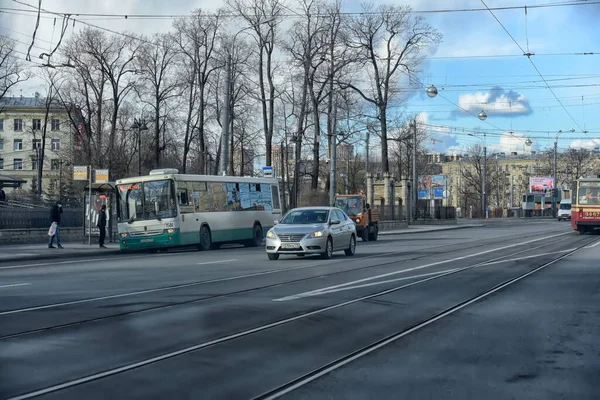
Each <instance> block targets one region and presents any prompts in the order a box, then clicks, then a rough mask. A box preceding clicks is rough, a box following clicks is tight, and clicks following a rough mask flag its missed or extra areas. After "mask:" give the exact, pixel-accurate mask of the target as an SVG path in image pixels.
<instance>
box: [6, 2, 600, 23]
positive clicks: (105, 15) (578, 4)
mask: <svg viewBox="0 0 600 400" xmlns="http://www.w3.org/2000/svg"><path fill="white" fill-rule="evenodd" d="M13 1H14V2H15V3H18V4H21V5H25V6H28V7H31V4H27V3H24V2H21V1H18V0H13ZM597 4H600V0H594V1H585V2H583V1H579V0H577V1H575V0H573V1H561V2H551V3H542V4H535V5H522V6H498V7H491V8H455V9H451V8H448V9H434V10H411V11H409V13H410V14H445V13H466V12H483V11H488V10H492V11H508V10H523V9H525V7H527V9H529V10H531V9H538V8H540V9H541V8H554V7H581V6H590V5H597ZM285 8H287V9H288V10H290V11H291V12H292V13H293V14H281V15H279V16H280V17H283V18H298V17H302V14H299V13H297V12H296V11H294V10H292V9H290V8H289V7H285ZM0 10H7V11H23V12H29V13H31V12H33V11H31V10H24V9H20V8H11V7H0ZM42 12H45V13H49V14H56V13H55V12H52V11H48V10H42ZM402 12H403V11H402ZM58 14H60V13H58ZM69 14H71V15H73V16H76V17H78V20H79V21H82V20H81V19H79V18H81V17H84V18H85V17H88V18H89V17H96V18H126V19H179V18H189V17H190V15H189V14H109V13H86V12H71V13H69ZM340 14H341V15H345V16H357V15H370V14H377V12H376V11H370V12H341V13H340ZM213 16H216V14H213ZM221 16H222V17H242V15H241V14H238V13H225V14H222V15H221ZM313 16H315V17H326V16H328V14H326V13H316V14H313Z"/></svg>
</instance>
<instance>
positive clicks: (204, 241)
mask: <svg viewBox="0 0 600 400" xmlns="http://www.w3.org/2000/svg"><path fill="white" fill-rule="evenodd" d="M212 248H213V245H212V237H211V234H210V229H208V227H206V226H203V227H202V228H200V245H198V249H199V250H202V251H206V250H211V249H212Z"/></svg>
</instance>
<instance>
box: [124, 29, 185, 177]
mask: <svg viewBox="0 0 600 400" xmlns="http://www.w3.org/2000/svg"><path fill="white" fill-rule="evenodd" d="M177 55H178V53H177V51H176V47H175V46H174V43H173V37H172V36H171V35H166V34H156V35H154V37H153V38H152V43H146V44H144V45H143V47H142V48H141V49H140V52H139V54H138V57H137V59H136V61H135V64H136V67H135V68H136V71H137V73H139V74H140V75H141V82H140V83H141V85H137V86H136V91H137V93H138V96H139V97H140V99H141V101H142V102H143V103H145V104H147V105H149V106H150V107H151V109H152V111H153V119H154V120H153V122H154V123H153V128H154V146H153V147H154V166H155V167H156V168H159V167H160V155H161V152H163V151H164V150H165V146H164V143H162V144H161V140H160V133H161V130H162V129H163V128H164V126H165V124H166V117H167V114H166V112H167V107H168V102H169V100H171V99H172V98H174V97H175V96H178V95H179V94H180V85H179V82H178V81H177V77H176V75H175V68H176V66H177V64H176V63H175V61H176V57H177ZM161 118H164V119H162V121H161Z"/></svg>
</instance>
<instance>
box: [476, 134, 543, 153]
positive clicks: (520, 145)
mask: <svg viewBox="0 0 600 400" xmlns="http://www.w3.org/2000/svg"><path fill="white" fill-rule="evenodd" d="M526 141H527V137H526V136H525V135H523V134H520V133H514V132H505V133H503V134H502V136H500V141H499V143H494V144H488V146H487V147H488V153H505V154H506V155H511V154H512V153H517V154H518V155H522V154H530V153H531V151H535V150H536V149H537V145H536V143H535V142H533V141H532V144H531V146H527V144H526Z"/></svg>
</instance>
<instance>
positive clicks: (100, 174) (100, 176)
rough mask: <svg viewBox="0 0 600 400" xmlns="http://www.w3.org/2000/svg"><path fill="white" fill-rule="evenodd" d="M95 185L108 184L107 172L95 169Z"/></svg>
mask: <svg viewBox="0 0 600 400" xmlns="http://www.w3.org/2000/svg"><path fill="white" fill-rule="evenodd" d="M96 183H108V170H107V169H97V170H96Z"/></svg>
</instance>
